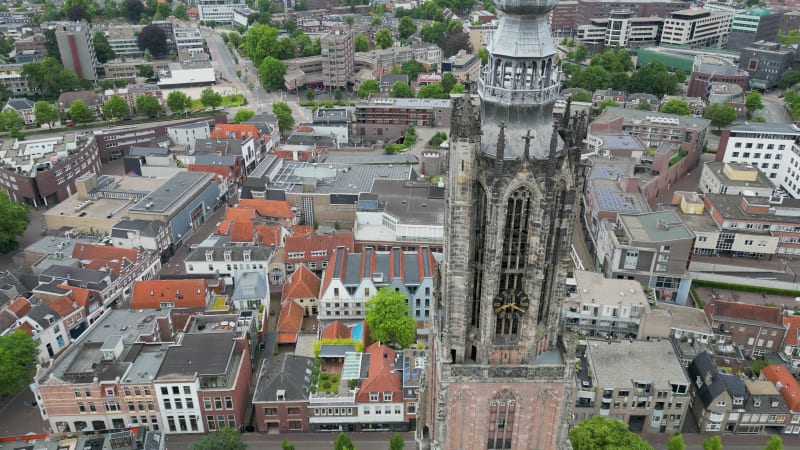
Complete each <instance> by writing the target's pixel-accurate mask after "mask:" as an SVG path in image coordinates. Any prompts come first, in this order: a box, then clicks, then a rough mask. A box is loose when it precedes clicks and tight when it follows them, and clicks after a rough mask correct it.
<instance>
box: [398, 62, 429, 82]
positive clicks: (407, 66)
mask: <svg viewBox="0 0 800 450" xmlns="http://www.w3.org/2000/svg"><path fill="white" fill-rule="evenodd" d="M425 72H426V70H425V64H422V63H421V62H419V61H417V60H414V59H410V60H408V61H406V62H404V63H403V64H402V65H401V66H400V73H404V74H406V75H408V79H409V80H411V81H416V79H417V77H418V76H419V74H421V73H425Z"/></svg>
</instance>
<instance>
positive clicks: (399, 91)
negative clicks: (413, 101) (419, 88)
mask: <svg viewBox="0 0 800 450" xmlns="http://www.w3.org/2000/svg"><path fill="white" fill-rule="evenodd" d="M389 97H394V98H413V97H414V91H412V90H411V86H409V85H408V84H407V83H405V82H403V81H397V82H395V83H394V84H393V85H392V91H391V92H390V93H389Z"/></svg>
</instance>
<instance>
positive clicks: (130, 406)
mask: <svg viewBox="0 0 800 450" xmlns="http://www.w3.org/2000/svg"><path fill="white" fill-rule="evenodd" d="M128 411H136V405H134V404H133V402H128Z"/></svg>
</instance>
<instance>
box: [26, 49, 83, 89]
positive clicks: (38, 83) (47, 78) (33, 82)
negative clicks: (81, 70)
mask: <svg viewBox="0 0 800 450" xmlns="http://www.w3.org/2000/svg"><path fill="white" fill-rule="evenodd" d="M22 76H23V77H25V78H27V79H28V87H29V88H30V89H31V90H35V91H36V90H38V91H39V92H41V93H42V97H44V98H46V99H51V100H55V99H56V98H58V96H59V95H61V92H63V91H72V90H75V89H78V88H79V87H80V85H81V83H80V80H78V76H77V75H76V74H75V72H73V71H71V70H69V69H65V68H64V66H62V65H61V63H60V62H58V60H56V59H55V58H52V57H49V56H48V57H45V58H43V59H42V60H41V61H39V62H32V63H28V64H25V65H23V66H22Z"/></svg>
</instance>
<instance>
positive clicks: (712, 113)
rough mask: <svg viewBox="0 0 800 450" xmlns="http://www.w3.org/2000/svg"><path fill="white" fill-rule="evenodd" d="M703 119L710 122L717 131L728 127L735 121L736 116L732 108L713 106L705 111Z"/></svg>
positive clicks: (720, 105)
mask: <svg viewBox="0 0 800 450" xmlns="http://www.w3.org/2000/svg"><path fill="white" fill-rule="evenodd" d="M703 117H705V118H706V119H708V120H710V121H711V125H714V126H715V127H717V129H718V130H719V129H720V128H722V127H727V126H728V125H730V124H731V123H732V122H733V121H734V120H736V117H737V116H736V110H735V109H733V106H730V105H722V104H715V105H711V106H709V107H708V108H707V109H706V113H705V115H703Z"/></svg>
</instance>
